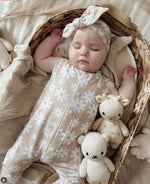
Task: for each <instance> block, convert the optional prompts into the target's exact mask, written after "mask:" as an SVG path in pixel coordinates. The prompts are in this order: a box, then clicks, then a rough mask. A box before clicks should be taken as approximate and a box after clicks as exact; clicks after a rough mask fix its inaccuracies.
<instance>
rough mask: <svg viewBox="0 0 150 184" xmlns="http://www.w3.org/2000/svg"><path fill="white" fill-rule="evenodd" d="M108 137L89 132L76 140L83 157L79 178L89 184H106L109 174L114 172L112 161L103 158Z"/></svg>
mask: <svg viewBox="0 0 150 184" xmlns="http://www.w3.org/2000/svg"><path fill="white" fill-rule="evenodd" d="M108 140H109V137H108V136H107V135H106V134H102V135H101V134H100V133H98V132H89V133H87V134H86V135H81V136H79V138H78V143H79V144H80V145H81V150H82V154H83V156H84V158H83V160H82V162H81V165H80V171H79V174H80V177H82V178H86V179H87V181H88V182H89V184H100V183H101V184H107V183H108V181H109V178H110V174H111V172H113V171H114V170H115V166H114V164H113V163H112V161H111V160H110V159H109V158H107V157H106V156H105V154H106V152H107V142H108Z"/></svg>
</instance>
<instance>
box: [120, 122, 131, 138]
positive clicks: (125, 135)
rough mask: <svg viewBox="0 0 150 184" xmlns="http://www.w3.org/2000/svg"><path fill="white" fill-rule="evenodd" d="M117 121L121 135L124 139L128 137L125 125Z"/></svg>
mask: <svg viewBox="0 0 150 184" xmlns="http://www.w3.org/2000/svg"><path fill="white" fill-rule="evenodd" d="M118 121H119V122H118V124H119V127H120V130H121V132H122V135H123V136H124V137H127V136H128V135H129V130H128V128H127V127H126V125H125V124H124V123H122V121H121V120H118Z"/></svg>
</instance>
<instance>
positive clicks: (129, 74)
mask: <svg viewBox="0 0 150 184" xmlns="http://www.w3.org/2000/svg"><path fill="white" fill-rule="evenodd" d="M136 72H137V70H136V68H135V67H134V66H132V65H128V66H127V67H126V68H125V70H124V72H123V79H124V80H135V74H136Z"/></svg>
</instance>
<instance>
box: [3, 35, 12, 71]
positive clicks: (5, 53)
mask: <svg viewBox="0 0 150 184" xmlns="http://www.w3.org/2000/svg"><path fill="white" fill-rule="evenodd" d="M0 36H1V32H0ZM12 50H13V46H12V45H11V44H10V43H9V42H8V41H7V40H5V39H3V38H0V71H2V70H5V69H6V68H7V67H8V66H9V65H10V63H11V61H12V57H11V54H10V53H9V52H11V51H12Z"/></svg>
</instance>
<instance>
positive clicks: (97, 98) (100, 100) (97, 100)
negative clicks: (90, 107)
mask: <svg viewBox="0 0 150 184" xmlns="http://www.w3.org/2000/svg"><path fill="white" fill-rule="evenodd" d="M103 98H104V97H103V96H101V95H97V96H96V98H95V99H96V102H98V103H102V101H103Z"/></svg>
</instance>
